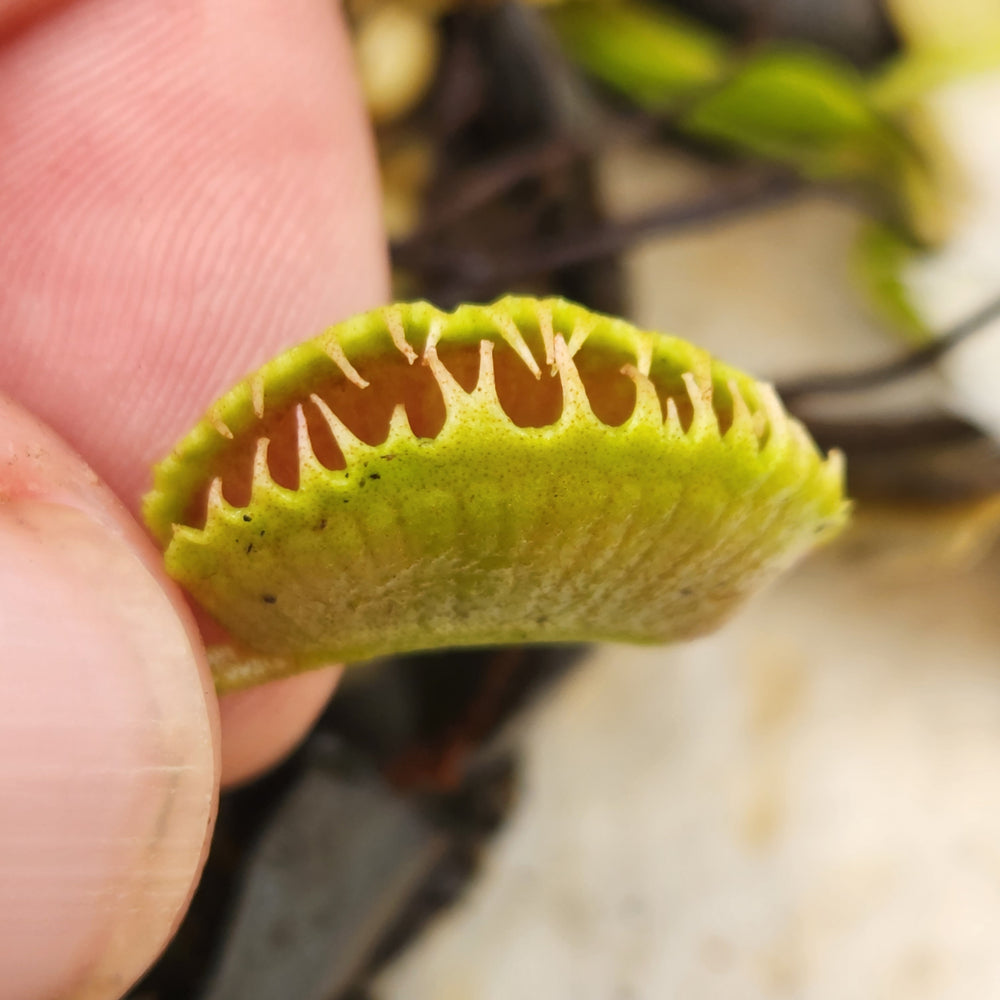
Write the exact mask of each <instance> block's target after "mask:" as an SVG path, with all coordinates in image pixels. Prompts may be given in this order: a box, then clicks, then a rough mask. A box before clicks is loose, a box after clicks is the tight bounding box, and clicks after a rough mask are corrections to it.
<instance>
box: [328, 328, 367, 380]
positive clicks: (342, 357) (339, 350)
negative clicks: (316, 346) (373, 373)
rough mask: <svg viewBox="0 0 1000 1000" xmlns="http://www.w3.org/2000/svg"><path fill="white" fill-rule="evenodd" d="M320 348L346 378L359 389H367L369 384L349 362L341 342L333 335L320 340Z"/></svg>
mask: <svg viewBox="0 0 1000 1000" xmlns="http://www.w3.org/2000/svg"><path fill="white" fill-rule="evenodd" d="M319 343H320V347H322V348H323V351H324V353H325V354H326V355H327V357H329V358H330V360H331V361H332V362H333V363H334V364H335V365H336V366H337V367H338V368H339V369H340V370H341V372H342V373H343V375H344V377H345V378H346V379H348V380H349V381H351V382H353V383H354V384H355V385H356V386H357V387H358V388H359V389H367V388H368V385H369V382H368V380H367V379H365V378H362V377H361V375H360V374H358V370H357V369H356V368H355V367H354V365H352V364H351V362H350V361H348V360H347V355H346V354H345V353H344V348H343V347H341V345H340V340H339V339H338V338H337V337H336V336H335V335H333V334H327V335H326V336H325V337H322V338H321V339H320V342H319Z"/></svg>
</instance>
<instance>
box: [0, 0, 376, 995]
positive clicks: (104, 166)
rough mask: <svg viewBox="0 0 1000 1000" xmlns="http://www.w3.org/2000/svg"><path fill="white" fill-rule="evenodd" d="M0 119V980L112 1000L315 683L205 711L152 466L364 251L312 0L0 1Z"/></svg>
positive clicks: (367, 240)
mask: <svg viewBox="0 0 1000 1000" xmlns="http://www.w3.org/2000/svg"><path fill="white" fill-rule="evenodd" d="M0 130H2V134H3V137H4V141H3V146H2V151H0V281H2V286H0V287H2V291H0V393H6V394H7V396H8V397H9V398H8V399H3V396H2V395H0V637H2V639H3V646H2V649H3V653H2V656H0V983H2V984H3V989H2V991H0V992H2V995H3V997H4V1000H37V998H46V1000H48V998H60V1000H62V998H70V997H72V998H78V997H80V998H82V997H87V998H93V1000H109V998H114V997H118V996H120V995H121V994H122V993H123V992H124V991H125V990H127V989H128V987H129V986H130V985H131V983H132V982H133V981H134V980H135V979H136V978H137V977H138V976H139V975H140V974H141V972H142V971H143V969H144V968H145V967H146V966H147V965H148V964H149V962H150V961H152V959H153V958H154V957H155V956H156V954H157V953H158V951H159V950H160V949H161V948H162V947H163V945H164V944H165V943H166V941H167V940H168V939H169V936H170V934H171V933H172V931H173V929H174V928H175V927H176V925H177V923H178V921H179V920H180V917H181V916H182V914H183V910H184V907H185V906H186V903H187V900H188V898H189V896H190V893H191V891H192V890H193V886H194V883H195V881H196V879H197V876H198V873H199V871H200V867H201V864H202V862H203V859H204V855H205V852H206V850H207V842H208V838H209V836H210V833H211V825H212V820H213V818H214V813H215V804H216V799H217V795H218V785H219V776H220V773H221V779H222V781H223V782H226V781H227V780H230V781H231V780H239V779H241V778H245V777H248V776H250V775H251V774H254V773H256V772H258V771H259V770H261V769H262V768H264V767H266V766H268V765H269V764H271V763H273V762H274V761H275V760H277V759H279V758H280V757H281V756H282V755H283V754H284V753H286V752H287V751H288V750H289V749H290V748H291V747H292V746H293V745H294V744H295V742H296V741H297V740H299V739H300V738H301V736H302V734H303V733H304V732H305V730H306V728H307V727H308V725H309V723H310V722H311V721H312V720H313V719H314V718H315V716H316V715H317V714H318V712H319V711H320V709H321V707H322V705H323V703H324V701H325V700H326V698H327V697H328V695H329V693H330V691H331V690H332V689H333V686H334V684H335V683H336V677H337V673H336V669H335V668H331V669H329V670H325V671H317V672H315V673H312V674H308V675H303V676H301V677H298V678H293V679H290V680H288V681H283V682H280V683H277V684H273V685H267V686H265V687H263V688H259V689H256V690H254V691H250V692H246V693H244V694H240V695H235V696H231V697H228V698H225V699H223V700H222V702H221V703H218V704H217V702H216V699H215V696H214V693H213V692H212V690H211V682H210V679H209V677H208V674H207V669H206V667H205V661H204V652H203V648H202V643H201V640H200V639H199V637H198V632H197V626H196V625H195V624H194V622H193V619H192V616H191V614H190V612H189V611H188V610H187V608H186V607H185V605H184V603H183V600H182V598H181V597H180V596H179V594H178V593H177V590H176V588H175V587H174V586H173V585H172V584H171V583H170V582H169V581H168V580H166V579H165V578H164V576H163V573H162V570H161V568H160V567H161V561H160V559H159V555H158V553H157V552H156V551H155V550H154V549H153V547H152V545H151V544H150V543H149V541H148V540H147V538H146V536H145V535H144V533H143V532H142V530H141V529H140V528H139V526H138V525H137V524H136V523H135V521H134V516H135V514H136V512H137V510H138V504H139V499H140V496H141V494H142V492H143V490H144V489H145V488H146V486H147V484H148V475H149V468H150V465H151V464H152V463H153V462H154V461H155V460H156V459H158V458H160V457H162V456H163V455H164V454H165V453H166V452H167V451H168V449H169V448H170V446H171V445H172V443H173V441H174V440H175V439H176V438H177V437H178V436H179V435H180V434H181V433H182V432H183V431H184V430H186V429H187V428H188V427H189V426H190V425H191V424H192V423H194V421H195V420H196V419H197V418H198V417H199V415H200V413H201V412H202V410H203V409H204V407H205V405H206V404H207V403H208V402H209V401H210V400H212V399H213V398H215V396H216V395H218V394H219V393H220V392H221V391H223V390H225V389H226V388H228V386H229V385H230V384H232V383H233V382H234V381H235V380H237V379H238V378H239V377H240V376H242V375H243V374H245V373H246V372H247V371H250V370H252V369H253V368H255V367H256V366H257V365H259V364H260V363H261V362H263V361H264V360H266V358H268V357H269V356H270V355H272V354H274V353H275V352H276V351H278V350H279V349H281V348H283V347H285V346H287V345H288V344H291V343H294V342H296V341H298V340H301V339H303V338H305V337H307V336H309V335H311V334H314V333H316V332H318V331H319V330H320V329H322V328H323V327H324V326H326V325H328V324H329V323H331V322H333V321H334V320H337V319H339V318H342V317H344V316H346V315H348V314H351V313H354V312H358V311H360V310H363V309H366V308H369V307H371V306H373V305H376V304H377V303H378V302H379V301H381V300H383V299H384V297H385V295H386V290H387V280H386V272H387V268H386V261H385V247H384V240H383V238H382V235H381V232H380V229H379V225H378V196H377V184H376V176H375V171H374V167H373V158H372V155H371V150H370V145H369V140H368V136H367V134H366V123H365V119H364V115H363V111H362V109H361V105H360V101H359V99H358V96H357V91H356V87H355V85H354V81H353V79H352V75H351V58H350V52H349V49H348V44H347V40H346V34H345V32H344V29H343V26H342V24H341V23H340V20H339V15H338V12H337V10H336V8H335V6H334V4H333V3H332V0H182V2H176V3H170V4H164V3H153V2H150V0H48V2H38V0H0ZM43 423H44V424H47V425H48V427H50V428H52V429H54V430H55V431H56V432H57V433H58V434H59V435H61V436H62V438H63V439H64V441H65V442H68V444H69V445H70V446H72V448H73V449H75V451H76V452H78V454H79V456H82V459H81V458H80V457H78V455H77V454H74V453H73V451H71V450H70V448H69V447H67V446H66V444H64V443H63V442H62V441H60V440H59V439H58V438H57V437H55V436H54V435H53V434H52V432H51V431H49V430H48V429H47V428H46V427H45V426H44V425H43ZM84 460H85V461H86V462H87V463H89V465H90V467H91V468H92V469H93V470H94V472H96V473H97V476H99V477H100V478H101V480H103V482H101V481H98V479H97V477H96V476H94V475H93V474H92V473H90V472H89V471H88V470H87V468H86V466H85V465H84V464H83V461H84ZM105 484H106V485H105ZM219 716H221V743H220V725H219V718H218V717H219ZM220 746H221V757H220Z"/></svg>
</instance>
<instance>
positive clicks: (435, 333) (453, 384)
mask: <svg viewBox="0 0 1000 1000" xmlns="http://www.w3.org/2000/svg"><path fill="white" fill-rule="evenodd" d="M440 339H441V320H439V319H435V320H433V321H432V322H431V325H430V329H429V330H428V331H427V342H426V343H425V344H424V359H423V360H424V364H425V365H427V367H428V368H429V369H430V370H431V374H432V375H433V376H434V378H435V380H436V381H437V384H438V388H439V389H440V390H441V396H442V398H443V399H444V407H445V412H446V413H447V414H448V415H449V416H450V415H452V414H453V413H457V412H458V411H459V410H461V409H462V407H463V406H465V405H467V403H468V399H469V395H468V393H467V392H466V391H465V390H464V389H463V388H462V385H461V383H460V382H459V381H458V379H456V378H455V376H454V375H452V373H451V372H450V371H448V369H447V368H446V367H445V365H444V363H443V362H442V361H441V359H440V358H439V357H438V352H437V345H438V341H439V340H440Z"/></svg>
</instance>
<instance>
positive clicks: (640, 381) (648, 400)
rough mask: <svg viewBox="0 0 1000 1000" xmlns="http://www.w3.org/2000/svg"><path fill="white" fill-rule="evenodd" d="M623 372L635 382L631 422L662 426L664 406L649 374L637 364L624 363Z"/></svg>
mask: <svg viewBox="0 0 1000 1000" xmlns="http://www.w3.org/2000/svg"><path fill="white" fill-rule="evenodd" d="M622 374H623V375H627V376H628V377H629V378H630V379H631V380H632V381H633V382H634V383H635V409H634V410H633V411H632V416H631V417H629V422H630V423H631V424H655V425H656V426H660V425H661V424H662V423H663V407H662V406H661V405H660V397H659V394H658V393H657V391H656V386H655V385H653V380H652V379H651V378H650V377H649V374H648V373H647V372H643V371H642V370H641V369H640V368H637V367H636V366H635V365H622ZM671 402H673V400H671ZM675 409H676V407H675Z"/></svg>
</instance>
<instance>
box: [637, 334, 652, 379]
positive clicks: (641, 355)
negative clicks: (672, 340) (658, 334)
mask: <svg viewBox="0 0 1000 1000" xmlns="http://www.w3.org/2000/svg"><path fill="white" fill-rule="evenodd" d="M635 367H636V369H637V370H638V371H639V373H640V374H642V375H649V372H650V369H651V368H652V367H653V338H652V337H648V336H640V337H639V340H638V342H637V345H636V349H635Z"/></svg>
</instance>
